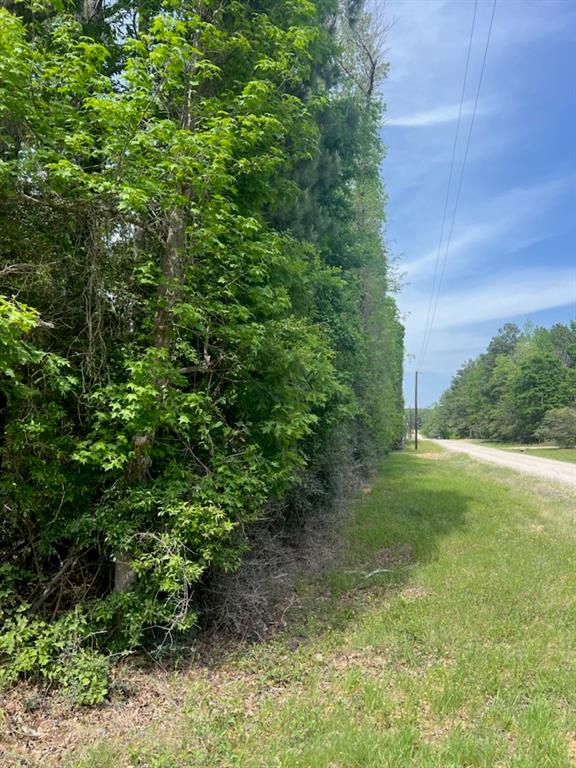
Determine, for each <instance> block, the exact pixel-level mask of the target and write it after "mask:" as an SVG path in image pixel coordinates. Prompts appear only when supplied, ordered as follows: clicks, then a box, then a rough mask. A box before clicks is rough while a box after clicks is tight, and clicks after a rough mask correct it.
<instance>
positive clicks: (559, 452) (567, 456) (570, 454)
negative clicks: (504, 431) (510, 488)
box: [470, 440, 576, 464]
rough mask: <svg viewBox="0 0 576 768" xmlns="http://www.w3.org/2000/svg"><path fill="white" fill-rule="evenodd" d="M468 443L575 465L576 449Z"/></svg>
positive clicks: (487, 442)
mask: <svg viewBox="0 0 576 768" xmlns="http://www.w3.org/2000/svg"><path fill="white" fill-rule="evenodd" d="M470 442H475V443H478V444H479V445H486V446H488V447H489V448H500V450H502V451H512V452H513V453H518V452H519V451H524V452H525V453H526V455H527V456H540V457H542V458H543V459H555V460H556V461H567V462H569V463H570V464H576V448H557V447H556V446H555V445H523V444H520V443H494V442H491V441H489V440H473V441H470Z"/></svg>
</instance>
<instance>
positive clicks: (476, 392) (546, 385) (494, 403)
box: [426, 322, 576, 441]
mask: <svg viewBox="0 0 576 768" xmlns="http://www.w3.org/2000/svg"><path fill="white" fill-rule="evenodd" d="M575 392H576V323H574V322H572V323H571V324H570V325H561V324H558V325H555V326H553V327H552V328H551V329H550V330H546V329H544V328H536V329H530V328H528V329H526V330H525V331H524V332H523V333H520V331H519V329H518V328H517V327H516V326H514V325H511V324H507V325H506V326H504V328H503V329H502V330H501V331H500V333H499V334H498V335H497V336H495V337H494V338H493V339H492V341H491V342H490V345H489V346H488V349H487V351H486V352H485V353H483V354H482V355H480V356H479V357H478V358H476V359H475V360H473V361H470V362H469V363H467V364H466V365H465V366H464V367H463V368H462V369H461V370H460V371H459V372H458V373H457V374H456V376H455V377H454V379H453V381H452V384H451V386H450V388H449V389H448V390H447V391H446V392H445V393H444V394H443V395H442V398H441V399H440V403H439V405H438V406H437V407H436V408H435V409H434V410H433V413H432V414H431V416H430V418H429V421H428V422H427V425H426V429H427V430H428V434H433V433H434V434H437V435H439V436H440V437H475V438H484V439H492V440H498V441H506V440H512V441H514V440H522V441H525V440H528V441H532V440H535V439H553V438H552V437H550V438H544V437H543V435H544V434H545V431H544V432H542V431H540V427H541V425H542V424H543V420H544V419H545V416H546V414H547V413H548V412H550V411H555V410H556V409H558V408H562V407H566V408H569V407H570V406H573V403H574V393H575ZM569 409H570V408H569Z"/></svg>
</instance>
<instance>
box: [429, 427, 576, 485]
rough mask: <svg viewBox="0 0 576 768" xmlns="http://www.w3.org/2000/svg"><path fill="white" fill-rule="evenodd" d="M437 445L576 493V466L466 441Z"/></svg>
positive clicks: (436, 441)
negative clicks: (564, 487)
mask: <svg viewBox="0 0 576 768" xmlns="http://www.w3.org/2000/svg"><path fill="white" fill-rule="evenodd" d="M434 442H435V443H438V445H441V446H442V447H443V448H446V450H448V451H456V452H459V453H466V454H468V455H469V456H472V457H473V458H475V459H479V460H480V461H488V462H490V463H491V464H498V465H499V466H501V467H507V468H508V469H513V470H515V471H516V472H523V473H524V474H526V475H535V476H536V477H541V478H544V479H545V480H552V481H553V482H556V483H562V484H563V485H568V486H570V487H571V488H572V489H573V490H574V492H575V493H576V465H574V464H568V463H567V462H563V461H554V459H541V458H539V457H537V456H527V455H526V454H524V453H520V454H517V453H508V452H507V451H500V450H499V449H498V448H487V447H486V446H484V445H476V444H475V443H467V442H466V441H465V440H434Z"/></svg>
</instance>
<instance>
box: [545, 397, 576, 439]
mask: <svg viewBox="0 0 576 768" xmlns="http://www.w3.org/2000/svg"><path fill="white" fill-rule="evenodd" d="M536 435H537V437H538V439H539V440H541V441H542V442H551V443H555V444H556V445H559V446H560V447H561V448H574V447H575V446H576V408H569V407H567V406H566V407H564V408H553V409H552V410H550V411H548V412H547V413H546V414H545V415H544V418H543V419H542V422H541V423H540V426H539V427H538V429H537V431H536Z"/></svg>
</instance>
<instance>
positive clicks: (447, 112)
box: [385, 104, 478, 128]
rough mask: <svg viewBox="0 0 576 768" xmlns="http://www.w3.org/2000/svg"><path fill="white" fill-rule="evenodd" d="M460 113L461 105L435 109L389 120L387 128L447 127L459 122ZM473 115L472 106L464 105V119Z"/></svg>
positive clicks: (387, 120) (386, 122)
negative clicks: (448, 124) (446, 125)
mask: <svg viewBox="0 0 576 768" xmlns="http://www.w3.org/2000/svg"><path fill="white" fill-rule="evenodd" d="M459 111H460V105H459V104H452V105H448V106H444V107H434V108H433V109H429V110H427V111H425V112H416V113H415V114H412V115H404V116H401V117H390V118H387V119H386V121H385V124H386V125H387V126H389V125H391V126H395V127H399V128H428V127H430V126H434V125H445V124H446V123H453V122H455V121H456V120H458V114H459ZM471 114H472V105H471V104H464V105H463V106H462V117H468V116H469V115H471ZM477 114H478V111H477Z"/></svg>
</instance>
